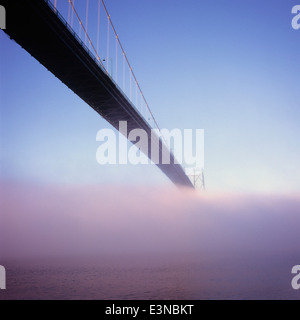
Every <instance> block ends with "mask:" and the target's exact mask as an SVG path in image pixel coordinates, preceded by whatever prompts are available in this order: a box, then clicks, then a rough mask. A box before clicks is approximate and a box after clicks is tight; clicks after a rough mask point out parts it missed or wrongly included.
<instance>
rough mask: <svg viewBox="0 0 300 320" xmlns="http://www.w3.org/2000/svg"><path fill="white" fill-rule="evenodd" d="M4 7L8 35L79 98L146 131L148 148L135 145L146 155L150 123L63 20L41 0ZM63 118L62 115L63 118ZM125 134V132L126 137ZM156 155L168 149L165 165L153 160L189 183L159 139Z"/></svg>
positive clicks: (17, 0) (7, 1)
mask: <svg viewBox="0 0 300 320" xmlns="http://www.w3.org/2000/svg"><path fill="white" fill-rule="evenodd" d="M1 4H2V5H4V7H5V9H6V21H7V23H6V30H4V31H5V32H6V33H7V34H8V36H9V37H10V38H11V39H13V40H14V41H16V42H17V43H18V44H19V45H20V46H21V47H22V48H24V49H25V50H26V51H27V52H29V53H30V54H31V55H32V56H33V57H34V58H35V59H36V60H38V61H39V62H40V63H41V64H42V65H43V66H45V67H46V68H47V69H48V70H49V71H50V72H51V73H53V74H54V75H55V76H56V77H57V78H58V79H60V80H61V81H62V82H63V83H64V84H65V85H67V86H68V87H69V88H70V89H71V90H72V91H73V92H74V93H76V94H77V95H78V96H79V97H80V98H81V99H82V100H84V101H85V102H86V103H87V104H88V105H89V106H91V107H92V108H93V109H94V110H95V111H96V112H98V113H99V114H100V115H101V116H102V117H103V118H104V119H106V120H107V121H108V122H109V123H110V124H111V125H112V126H113V127H115V128H116V129H117V130H118V127H119V121H127V125H128V132H129V131H131V130H133V129H137V128H141V129H144V130H145V131H146V132H147V134H148V139H149V141H148V148H145V147H141V150H142V151H143V152H144V153H145V154H146V155H147V156H148V158H149V159H150V146H151V143H150V138H151V126H150V125H149V124H148V123H147V121H145V119H144V118H143V116H142V115H141V114H140V113H139V112H138V111H137V110H136V109H135V107H134V106H133V105H132V103H131V102H130V101H129V99H128V98H127V97H126V96H125V95H124V94H123V92H122V91H121V89H120V88H119V87H118V86H117V85H116V83H115V82H114V81H113V80H112V79H111V77H110V76H109V75H108V74H107V72H106V70H104V69H103V68H102V67H101V66H99V63H98V62H97V59H96V58H95V57H94V56H93V55H92V54H91V53H90V52H89V50H88V48H87V47H86V46H85V45H84V44H83V43H82V41H81V40H80V39H78V37H77V36H76V35H75V33H74V32H73V31H72V29H71V28H70V27H68V26H67V23H66V21H64V19H63V18H62V17H58V15H57V13H56V12H55V11H54V10H53V8H51V7H50V6H49V5H48V3H47V1H44V0H2V2H1ZM66 121H67V119H66ZM126 138H127V137H126ZM159 150H160V158H161V154H162V153H163V152H167V153H169V154H170V159H171V161H170V164H162V163H161V161H160V164H157V166H158V167H159V168H160V169H161V170H162V172H164V173H165V174H166V175H167V176H168V177H169V179H170V180H171V181H172V182H173V183H175V184H176V185H181V186H187V187H191V188H193V185H192V183H191V181H190V180H189V178H188V177H187V175H186V174H185V172H184V169H183V168H182V166H181V165H180V164H175V163H174V156H173V154H172V152H171V150H169V149H168V147H166V146H165V145H164V144H163V143H162V141H161V139H160V143H159Z"/></svg>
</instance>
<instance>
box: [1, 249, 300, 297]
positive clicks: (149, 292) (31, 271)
mask: <svg viewBox="0 0 300 320" xmlns="http://www.w3.org/2000/svg"><path fill="white" fill-rule="evenodd" d="M295 258H296V257H295V256H293V255H286V254H284V253H281V254H278V255H274V254H272V255H269V254H268V253H265V254H264V253H261V254H259V255H257V254H255V253H247V252H243V253H241V252H232V253H228V252H219V253H214V254H213V255H211V254H209V253H207V254H205V255H204V254H203V253H202V254H201V255H199V254H198V253H196V252H194V253H181V254H178V253H176V254H172V253H166V254H155V253H147V254H145V253H139V254H136V253H135V254H126V255H125V254H122V253H120V254H118V255H114V256H112V255H109V254H107V255H103V256H98V257H87V256H81V257H74V256H73V257H66V256H64V257H52V258H50V257H47V258H43V259H41V258H31V259H28V258H27V259H23V260H22V259H19V260H14V261H13V260H11V261H9V260H7V261H0V264H2V265H3V266H5V268H6V290H0V300H52V299H55V300H79V299H80V300H82V299H84V300H300V290H294V289H293V288H292V285H291V282H292V279H293V277H294V275H293V274H292V273H291V270H292V267H293V265H294V264H295Z"/></svg>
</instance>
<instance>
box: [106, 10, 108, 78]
mask: <svg viewBox="0 0 300 320" xmlns="http://www.w3.org/2000/svg"><path fill="white" fill-rule="evenodd" d="M106 58H107V59H106V65H107V72H108V67H109V63H108V62H109V16H108V17H107V57H106Z"/></svg>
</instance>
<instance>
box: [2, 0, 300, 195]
mask: <svg viewBox="0 0 300 320" xmlns="http://www.w3.org/2000/svg"><path fill="white" fill-rule="evenodd" d="M60 1H61V2H62V1H63V0H58V2H60ZM90 2H91V6H92V5H93V3H96V1H92V0H90ZM106 4H107V8H108V10H109V12H110V14H111V18H112V21H113V23H114V25H115V27H116V29H117V32H118V34H119V37H120V39H121V41H122V43H123V46H124V48H125V51H126V53H127V56H128V58H129V60H130V62H131V65H132V67H133V70H134V72H135V74H136V76H137V79H138V81H139V82H140V85H141V87H142V89H143V92H144V94H145V96H146V98H147V100H148V102H149V105H150V107H151V109H152V111H153V113H154V115H155V117H156V119H157V121H158V123H159V125H160V126H161V127H166V128H168V129H172V128H181V129H185V128H191V129H196V128H199V129H205V176H206V185H207V189H208V190H212V191H232V192H240V191H241V192H264V193H265V192H267V193H269V192H271V193H273V192H275V193H290V192H299V189H300V170H299V163H300V142H299V137H300V129H299V120H300V103H299V102H300V99H299V87H300V79H299V73H300V64H299V63H298V59H299V52H300V31H299V30H298V31H296V30H293V29H292V27H291V20H292V14H291V10H292V7H293V6H294V5H296V4H299V1H297V0H295V1H293V0H290V1H287V0H280V1H270V0H260V1H258V0H254V1H253V0H251V1H250V0H243V1H240V0H239V1H238V0H222V1H221V0H218V1H210V0H203V1H202V0H201V1H200V0H197V1H195V0H187V1H177V0H172V1H169V0H164V1H158V0H151V1H138V0H122V1H120V0H106ZM78 10H79V12H80V13H81V15H83V16H84V10H83V8H80V7H78ZM94 12H95V11H94ZM91 17H92V13H91ZM91 20H92V18H91ZM94 23H96V22H94ZM93 27H94V25H93V23H92V22H91V24H90V25H89V30H90V31H91V37H93V36H95V34H94V31H93V30H95V29H94V28H93ZM0 47H1V50H0V58H1V63H0V68H1V69H0V72H1V73H0V74H1V80H0V81H1V83H0V90H1V91H0V94H1V96H0V111H1V128H0V130H1V131H0V134H1V155H0V156H1V179H2V180H4V181H17V182H35V183H46V184H62V183H63V184H69V183H71V184H91V183H92V184H119V183H130V184H149V183H150V184H153V185H161V184H166V185H169V184H170V183H169V181H168V179H167V178H166V177H164V175H163V174H162V173H161V172H160V171H159V170H158V169H157V168H155V167H154V166H137V167H136V166H130V165H127V166H105V167H103V166H100V165H99V164H97V162H96V150H97V147H98V145H99V144H98V143H97V142H96V139H95V137H96V133H97V131H98V130H99V129H102V128H109V127H110V126H109V124H108V123H107V122H105V121H104V120H103V119H101V117H100V116H98V114H97V113H96V112H95V111H94V110H93V109H91V108H90V107H89V106H87V105H86V104H85V103H84V102H83V101H81V100H80V99H79V98H78V97H77V96H76V95H75V94H74V93H73V92H72V91H70V90H69V89H68V88H67V87H66V86H64V85H63V84H62V83H61V82H60V81H59V80H58V79H56V78H55V77H54V76H53V75H52V74H51V73H49V72H48V71H47V70H46V69H45V68H44V67H43V66H42V65H40V64H39V63H38V62H37V61H36V60H34V58H32V57H31V56H30V55H29V54H28V53H27V52H25V51H24V50H23V49H21V48H20V47H19V46H18V45H17V44H16V43H14V42H13V41H11V40H9V38H8V37H7V36H6V35H5V34H4V33H3V32H2V31H1V32H0ZM104 56H105V54H104Z"/></svg>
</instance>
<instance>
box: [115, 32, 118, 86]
mask: <svg viewBox="0 0 300 320" xmlns="http://www.w3.org/2000/svg"><path fill="white" fill-rule="evenodd" d="M115 80H116V83H117V84H118V36H116V78H115Z"/></svg>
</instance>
